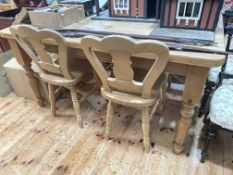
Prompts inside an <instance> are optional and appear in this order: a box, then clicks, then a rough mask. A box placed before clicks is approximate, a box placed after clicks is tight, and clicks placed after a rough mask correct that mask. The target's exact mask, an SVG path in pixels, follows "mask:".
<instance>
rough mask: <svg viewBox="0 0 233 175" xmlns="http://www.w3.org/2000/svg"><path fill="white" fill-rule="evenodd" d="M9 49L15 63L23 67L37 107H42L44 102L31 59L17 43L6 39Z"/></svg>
mask: <svg viewBox="0 0 233 175" xmlns="http://www.w3.org/2000/svg"><path fill="white" fill-rule="evenodd" d="M8 42H9V44H10V47H11V49H12V51H13V53H14V55H15V58H16V60H17V62H18V63H19V64H20V65H22V66H23V68H24V69H25V71H26V76H27V78H28V81H29V84H30V86H31V89H32V90H33V94H34V96H35V98H36V102H37V103H38V105H40V106H43V105H44V100H43V98H42V95H41V91H40V88H39V83H38V80H37V79H36V77H35V76H34V72H33V70H32V68H31V62H32V60H31V58H30V57H29V56H28V55H27V54H26V53H25V52H24V51H23V49H22V48H21V47H20V46H19V45H18V44H17V42H16V41H15V40H13V39H8Z"/></svg>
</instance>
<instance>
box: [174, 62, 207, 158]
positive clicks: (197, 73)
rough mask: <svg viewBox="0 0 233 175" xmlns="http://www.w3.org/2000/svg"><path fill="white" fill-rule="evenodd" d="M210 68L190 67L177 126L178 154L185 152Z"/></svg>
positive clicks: (176, 143) (176, 141) (175, 142)
mask: <svg viewBox="0 0 233 175" xmlns="http://www.w3.org/2000/svg"><path fill="white" fill-rule="evenodd" d="M208 71H209V68H205V67H197V66H189V68H188V73H187V77H186V81H185V89H184V92H183V97H182V98H183V104H182V108H181V111H180V113H181V116H180V120H179V121H178V124H177V130H176V136H175V141H174V144H173V152H174V153H176V154H179V153H181V152H182V151H183V150H184V142H185V138H186V136H187V133H188V130H189V128H190V125H191V123H192V119H193V116H194V108H195V106H196V105H198V104H199V102H200V99H201V96H202V92H203V89H204V86H205V82H206V79H207V76H208Z"/></svg>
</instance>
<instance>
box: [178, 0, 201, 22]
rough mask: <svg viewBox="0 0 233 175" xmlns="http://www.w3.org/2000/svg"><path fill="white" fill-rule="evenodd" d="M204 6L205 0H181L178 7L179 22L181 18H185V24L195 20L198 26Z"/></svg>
mask: <svg viewBox="0 0 233 175" xmlns="http://www.w3.org/2000/svg"><path fill="white" fill-rule="evenodd" d="M202 6H203V0H179V1H178V6H177V7H178V8H177V14H176V19H177V24H178V25H179V24H180V20H185V24H186V25H188V24H189V21H190V20H194V25H195V26H196V25H197V23H198V21H199V20H200V17H201V11H202Z"/></svg>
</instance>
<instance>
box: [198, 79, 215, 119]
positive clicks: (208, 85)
mask: <svg viewBox="0 0 233 175" xmlns="http://www.w3.org/2000/svg"><path fill="white" fill-rule="evenodd" d="M213 87H214V83H213V82H207V83H206V87H205V91H204V95H203V97H202V99H201V106H200V108H199V111H198V117H200V118H201V117H202V115H203V114H204V112H205V109H206V103H207V102H208V99H209V96H210V93H211V91H212V88H213Z"/></svg>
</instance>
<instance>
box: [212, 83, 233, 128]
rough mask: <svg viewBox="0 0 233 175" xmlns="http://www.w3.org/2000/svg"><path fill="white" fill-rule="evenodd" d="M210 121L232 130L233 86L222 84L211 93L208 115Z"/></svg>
mask: <svg viewBox="0 0 233 175" xmlns="http://www.w3.org/2000/svg"><path fill="white" fill-rule="evenodd" d="M208 117H209V119H210V120H211V122H213V123H215V124H217V125H219V126H221V127H222V128H224V129H228V130H232V131H233V86H232V85H222V86H220V87H219V88H218V89H217V90H216V91H215V92H214V94H213V97H212V99H211V102H210V112H209V115H208Z"/></svg>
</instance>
